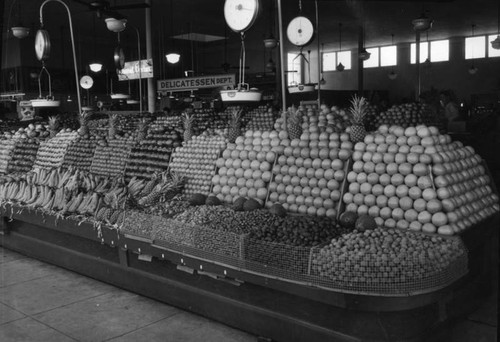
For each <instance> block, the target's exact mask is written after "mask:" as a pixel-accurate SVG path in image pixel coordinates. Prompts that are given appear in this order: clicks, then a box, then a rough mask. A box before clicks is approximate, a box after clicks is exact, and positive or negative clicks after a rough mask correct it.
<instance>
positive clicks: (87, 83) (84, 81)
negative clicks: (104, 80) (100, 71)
mask: <svg viewBox="0 0 500 342" xmlns="http://www.w3.org/2000/svg"><path fill="white" fill-rule="evenodd" d="M93 85H94V80H93V79H92V77H90V76H89V75H84V76H82V78H80V86H81V87H82V88H83V89H90V88H92V86H93Z"/></svg>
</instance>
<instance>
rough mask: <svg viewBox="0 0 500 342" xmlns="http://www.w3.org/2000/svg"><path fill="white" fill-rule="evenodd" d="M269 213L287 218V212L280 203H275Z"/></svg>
mask: <svg viewBox="0 0 500 342" xmlns="http://www.w3.org/2000/svg"><path fill="white" fill-rule="evenodd" d="M269 212H270V213H271V214H274V215H276V216H280V217H285V216H286V210H285V208H283V206H282V205H281V204H279V203H275V204H273V205H272V206H271V208H269Z"/></svg>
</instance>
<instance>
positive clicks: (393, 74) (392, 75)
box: [387, 33, 398, 81]
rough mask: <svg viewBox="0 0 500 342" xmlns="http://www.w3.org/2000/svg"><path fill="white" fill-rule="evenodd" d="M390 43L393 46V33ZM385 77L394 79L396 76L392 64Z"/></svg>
mask: <svg viewBox="0 0 500 342" xmlns="http://www.w3.org/2000/svg"><path fill="white" fill-rule="evenodd" d="M391 45H392V46H394V33H391ZM387 77H389V79H390V80H391V81H394V80H395V79H396V78H398V73H397V72H396V71H394V66H392V67H391V72H389V73H388V74H387Z"/></svg>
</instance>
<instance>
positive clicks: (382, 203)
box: [376, 195, 389, 208]
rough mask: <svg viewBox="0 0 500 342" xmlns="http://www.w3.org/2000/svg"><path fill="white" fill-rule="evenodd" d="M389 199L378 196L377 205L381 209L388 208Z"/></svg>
mask: <svg viewBox="0 0 500 342" xmlns="http://www.w3.org/2000/svg"><path fill="white" fill-rule="evenodd" d="M388 201H389V200H388V198H387V196H385V195H380V196H377V199H376V203H377V206H378V207H379V208H384V207H386V206H387V202H388Z"/></svg>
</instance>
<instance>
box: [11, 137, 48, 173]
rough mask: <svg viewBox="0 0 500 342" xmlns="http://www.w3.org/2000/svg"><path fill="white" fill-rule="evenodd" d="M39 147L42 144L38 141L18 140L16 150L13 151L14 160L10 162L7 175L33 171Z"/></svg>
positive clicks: (29, 139) (30, 139)
mask: <svg viewBox="0 0 500 342" xmlns="http://www.w3.org/2000/svg"><path fill="white" fill-rule="evenodd" d="M39 146H40V144H39V142H38V140H37V139H32V138H20V139H17V141H16V143H15V147H14V150H13V151H12V159H11V161H10V162H9V165H8V168H7V173H13V172H28V171H29V170H31V168H32V167H33V164H34V163H35V158H36V154H37V152H38V147H39Z"/></svg>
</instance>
